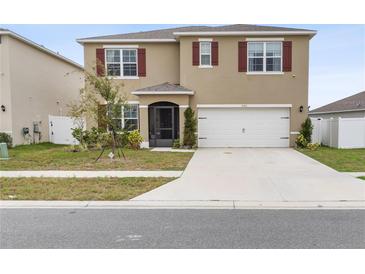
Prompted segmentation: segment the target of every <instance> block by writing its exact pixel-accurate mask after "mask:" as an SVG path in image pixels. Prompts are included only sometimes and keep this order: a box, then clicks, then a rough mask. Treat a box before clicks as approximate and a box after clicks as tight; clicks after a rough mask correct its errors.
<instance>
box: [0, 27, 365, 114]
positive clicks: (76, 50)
mask: <svg viewBox="0 0 365 274" xmlns="http://www.w3.org/2000/svg"><path fill="white" fill-rule="evenodd" d="M176 26H182V25H156V24H154V25H152V24H151V25H0V27H2V28H8V29H10V30H12V31H14V32H16V33H18V34H20V35H22V36H25V37H27V38H28V39H31V40H33V41H34V42H36V43H38V44H42V45H44V46H45V47H47V48H49V49H51V50H53V51H58V52H59V53H60V54H62V55H64V56H66V57H68V58H70V59H72V60H74V61H76V62H78V63H80V64H83V49H82V46H81V45H79V44H78V43H76V42H75V39H76V38H82V37H89V36H98V35H108V34H119V33H127V32H135V31H144V30H153V29H157V28H168V27H176ZM274 26H287V27H298V28H308V29H313V30H317V31H318V34H317V35H316V36H315V37H314V38H313V39H312V40H311V44H310V71H309V73H310V74H309V75H310V78H309V105H310V106H311V109H313V108H315V107H319V106H321V105H324V104H327V103H329V102H332V101H334V100H337V99H341V98H343V97H346V96H349V95H352V94H354V93H357V92H360V91H362V90H365V25H288V24H286V25H275V24H274Z"/></svg>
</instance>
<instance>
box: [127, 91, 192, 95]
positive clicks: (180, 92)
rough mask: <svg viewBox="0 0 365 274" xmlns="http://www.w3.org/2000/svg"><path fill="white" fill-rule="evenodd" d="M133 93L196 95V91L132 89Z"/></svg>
mask: <svg viewBox="0 0 365 274" xmlns="http://www.w3.org/2000/svg"><path fill="white" fill-rule="evenodd" d="M131 93H132V94H133V95H194V91H192V90H191V91H174V90H171V91H132V92H131Z"/></svg>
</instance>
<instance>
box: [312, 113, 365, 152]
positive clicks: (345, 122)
mask: <svg viewBox="0 0 365 274" xmlns="http://www.w3.org/2000/svg"><path fill="white" fill-rule="evenodd" d="M311 120H312V124H313V133H312V143H320V144H323V145H326V146H329V147H335V148H365V118H331V119H321V118H319V119H318V118H311Z"/></svg>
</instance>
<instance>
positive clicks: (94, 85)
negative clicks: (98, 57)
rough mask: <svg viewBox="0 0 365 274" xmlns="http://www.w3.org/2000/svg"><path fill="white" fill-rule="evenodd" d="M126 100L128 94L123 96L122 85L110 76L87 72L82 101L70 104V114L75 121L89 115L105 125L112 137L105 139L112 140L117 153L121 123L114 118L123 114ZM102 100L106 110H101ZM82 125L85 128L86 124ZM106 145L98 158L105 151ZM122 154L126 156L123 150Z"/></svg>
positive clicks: (112, 146)
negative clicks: (118, 132)
mask: <svg viewBox="0 0 365 274" xmlns="http://www.w3.org/2000/svg"><path fill="white" fill-rule="evenodd" d="M126 101H127V100H126V96H121V93H120V85H115V84H114V83H113V82H112V80H111V79H109V78H108V77H105V76H103V77H99V76H96V75H94V74H91V73H88V72H85V88H84V89H82V90H81V96H80V101H79V102H76V103H73V104H71V105H69V107H70V115H71V116H72V117H73V118H74V120H75V121H80V120H82V121H83V119H80V118H84V117H85V116H87V117H89V118H91V119H92V120H93V121H98V122H99V123H100V124H102V125H104V126H105V127H106V129H107V130H108V132H107V134H108V135H109V137H110V138H104V139H105V140H110V145H111V148H112V153H113V155H115V152H116V149H117V148H120V144H119V143H120V142H119V141H118V140H119V139H120V138H118V136H117V131H118V130H119V126H120V125H118V119H114V118H115V117H120V116H121V110H122V107H123V106H126V105H127V103H126ZM101 102H103V105H104V106H105V109H104V108H103V110H105V111H100V107H99V106H100V105H101V104H100V103H101ZM80 126H82V128H83V126H84V125H80ZM81 139H82V138H81ZM108 142H109V141H108ZM105 146H106V144H105ZM105 146H103V149H102V152H101V154H100V155H99V157H98V158H97V160H98V159H99V158H100V156H101V155H102V153H103V152H104V150H105ZM118 154H119V151H118ZM122 154H123V157H124V153H123V152H122Z"/></svg>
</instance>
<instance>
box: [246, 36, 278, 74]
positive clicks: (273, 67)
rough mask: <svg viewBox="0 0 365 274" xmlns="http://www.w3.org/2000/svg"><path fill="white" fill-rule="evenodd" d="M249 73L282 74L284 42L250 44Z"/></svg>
mask: <svg viewBox="0 0 365 274" xmlns="http://www.w3.org/2000/svg"><path fill="white" fill-rule="evenodd" d="M248 71H249V72H281V71H282V42H249V43H248Z"/></svg>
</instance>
